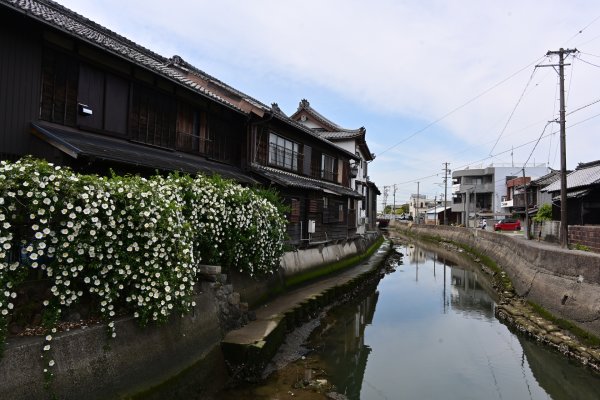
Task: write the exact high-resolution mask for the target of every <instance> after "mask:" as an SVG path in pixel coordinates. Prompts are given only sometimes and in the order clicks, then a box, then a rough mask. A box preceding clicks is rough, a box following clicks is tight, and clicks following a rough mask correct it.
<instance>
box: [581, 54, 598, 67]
mask: <svg viewBox="0 0 600 400" xmlns="http://www.w3.org/2000/svg"><path fill="white" fill-rule="evenodd" d="M577 59H578V60H579V61H581V62H584V63H586V64H589V65H591V66H594V67H598V68H600V65H598V64H594V63H591V62H589V61H586V60H584V59H583V58H581V57H577Z"/></svg>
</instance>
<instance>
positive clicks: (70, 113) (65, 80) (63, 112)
mask: <svg viewBox="0 0 600 400" xmlns="http://www.w3.org/2000/svg"><path fill="white" fill-rule="evenodd" d="M78 80H79V63H78V62H77V60H75V59H73V58H72V57H70V56H67V55H66V54H64V53H61V52H59V51H57V50H53V49H50V48H45V49H44V55H43V60H42V106H41V112H40V118H41V119H43V120H45V121H50V122H56V123H58V124H62V125H68V126H75V125H76V123H77V94H78V93H77V83H78Z"/></svg>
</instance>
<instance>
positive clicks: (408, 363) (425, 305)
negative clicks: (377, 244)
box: [313, 246, 600, 399]
mask: <svg viewBox="0 0 600 400" xmlns="http://www.w3.org/2000/svg"><path fill="white" fill-rule="evenodd" d="M402 252H403V253H404V254H405V255H406V257H405V263H404V265H402V266H400V267H399V268H398V269H397V271H396V272H395V273H394V274H392V275H389V276H386V277H385V278H384V280H382V281H381V282H380V283H379V286H378V291H377V292H374V293H372V294H371V295H369V296H367V297H366V298H365V299H364V300H363V301H362V302H359V303H357V304H353V305H348V306H345V307H341V308H339V309H336V310H335V311H334V312H333V314H331V320H330V323H333V324H334V325H332V326H329V327H328V329H326V330H325V332H322V333H320V334H319V335H316V336H315V337H314V338H313V344H314V345H315V346H317V348H318V350H319V351H318V353H317V356H318V357H319V361H320V362H321V363H322V364H321V365H322V367H323V369H324V370H325V371H327V372H328V374H329V376H330V378H331V380H332V381H333V383H335V385H336V386H337V389H338V391H339V392H340V393H345V394H346V396H347V397H348V398H349V399H404V398H406V399H417V398H418V399H439V398H446V399H495V398H496V399H564V398H573V399H574V398H582V399H587V398H590V399H591V398H600V397H599V395H598V389H597V388H599V387H600V380H599V379H598V377H596V376H593V375H591V373H590V372H589V371H587V370H585V369H583V368H581V367H579V366H574V365H570V364H569V362H568V361H567V360H565V359H563V358H562V357H560V356H559V355H556V354H553V353H550V352H549V351H548V350H546V349H544V348H541V347H539V346H538V345H536V344H534V343H529V342H525V343H523V340H522V338H519V337H517V336H515V335H514V334H513V333H512V332H510V331H509V330H508V329H507V327H506V326H504V325H503V324H501V323H500V322H499V321H497V320H496V319H495V317H494V307H495V302H494V300H493V299H492V298H491V297H490V295H489V294H488V292H487V291H486V287H488V286H487V282H486V281H485V277H484V276H483V275H482V273H481V272H480V271H479V270H477V269H476V268H470V267H468V266H467V265H466V264H467V263H466V262H464V263H461V260H460V259H455V260H449V259H448V258H444V257H442V256H440V255H439V254H436V253H435V252H432V251H428V250H426V249H424V248H419V247H418V246H406V247H405V248H404V249H403V251H402ZM376 305H377V311H376V312H375V306H376ZM319 346H320V347H319ZM540 357H543V358H542V360H543V361H541V362H539V363H538V360H539V359H540ZM529 359H532V360H535V364H534V365H533V367H531V366H530V364H529V361H528V360H529ZM557 371H559V372H557ZM557 374H558V375H560V376H561V377H562V378H560V379H559V378H558V375H557ZM563 380H564V381H565V382H569V381H572V382H576V383H574V384H572V385H565V384H563V383H557V382H562V381H563ZM552 383H553V384H552ZM574 386H577V388H578V389H575V388H574Z"/></svg>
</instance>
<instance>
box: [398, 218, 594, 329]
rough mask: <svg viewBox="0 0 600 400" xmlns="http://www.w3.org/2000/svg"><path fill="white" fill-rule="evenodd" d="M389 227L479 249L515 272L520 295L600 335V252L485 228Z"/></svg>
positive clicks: (514, 279)
mask: <svg viewBox="0 0 600 400" xmlns="http://www.w3.org/2000/svg"><path fill="white" fill-rule="evenodd" d="M390 229H398V230H400V231H405V232H407V233H410V234H414V235H426V236H429V237H437V238H440V239H444V240H448V241H452V242H455V243H462V244H464V245H466V246H469V247H471V248H473V249H475V250H476V251H477V252H479V253H480V254H483V255H486V256H488V257H490V258H491V259H493V260H494V261H495V262H496V263H497V264H498V266H499V267H500V268H502V270H504V271H505V272H506V273H507V274H508V275H509V276H510V278H511V280H512V283H513V286H514V287H515V290H516V292H517V293H518V294H519V295H520V296H523V297H524V298H526V299H527V300H530V301H532V302H534V303H536V304H539V305H540V306H542V307H544V308H545V309H546V310H548V311H550V312H551V313H552V314H554V315H555V316H557V317H559V318H563V319H566V320H569V321H571V322H573V323H575V324H576V325H578V326H579V327H581V328H582V329H585V330H587V331H588V332H591V333H592V334H594V335H596V336H600V255H598V254H594V253H589V252H584V251H579V250H568V249H561V248H560V247H558V246H556V245H550V244H547V243H543V242H537V241H535V240H529V241H528V240H525V239H524V238H522V237H519V236H518V235H512V234H502V233H496V232H491V231H484V230H481V229H469V228H460V227H451V226H432V225H410V224H403V223H394V224H392V225H391V226H390Z"/></svg>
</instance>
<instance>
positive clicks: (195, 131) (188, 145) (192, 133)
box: [176, 103, 209, 154]
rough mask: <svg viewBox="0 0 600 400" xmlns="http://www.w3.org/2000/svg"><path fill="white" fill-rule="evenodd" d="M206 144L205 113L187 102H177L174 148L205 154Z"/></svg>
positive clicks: (207, 143)
mask: <svg viewBox="0 0 600 400" xmlns="http://www.w3.org/2000/svg"><path fill="white" fill-rule="evenodd" d="M208 145H209V140H208V138H207V121H206V113H204V112H202V111H200V110H197V109H195V108H193V107H192V106H190V105H188V104H185V103H179V106H178V109H177V141H176V149H177V150H182V151H189V152H194V153H202V154H205V153H207V150H208V147H209V146H208Z"/></svg>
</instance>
